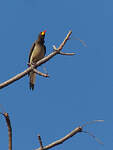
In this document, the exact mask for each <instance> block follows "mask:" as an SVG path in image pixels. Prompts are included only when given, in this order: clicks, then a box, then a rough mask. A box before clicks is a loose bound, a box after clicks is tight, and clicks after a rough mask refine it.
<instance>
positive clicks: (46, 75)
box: [33, 68, 49, 77]
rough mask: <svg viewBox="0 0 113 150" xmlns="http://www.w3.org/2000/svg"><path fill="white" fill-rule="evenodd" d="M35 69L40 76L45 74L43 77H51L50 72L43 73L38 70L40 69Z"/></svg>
mask: <svg viewBox="0 0 113 150" xmlns="http://www.w3.org/2000/svg"><path fill="white" fill-rule="evenodd" d="M33 71H34V72H35V73H36V74H38V75H40V76H43V77H49V75H48V74H45V73H42V72H40V71H38V70H37V69H35V68H34V69H33Z"/></svg>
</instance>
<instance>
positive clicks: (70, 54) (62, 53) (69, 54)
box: [59, 52, 76, 56]
mask: <svg viewBox="0 0 113 150" xmlns="http://www.w3.org/2000/svg"><path fill="white" fill-rule="evenodd" d="M59 54H61V55H68V56H72V55H76V53H64V52H59Z"/></svg>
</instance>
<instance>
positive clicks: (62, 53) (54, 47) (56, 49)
mask: <svg viewBox="0 0 113 150" xmlns="http://www.w3.org/2000/svg"><path fill="white" fill-rule="evenodd" d="M53 49H54V50H55V51H59V49H58V48H56V46H55V45H53ZM59 54H61V55H70V56H71V55H75V53H64V52H61V51H59Z"/></svg>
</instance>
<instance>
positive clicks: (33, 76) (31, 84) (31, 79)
mask: <svg viewBox="0 0 113 150" xmlns="http://www.w3.org/2000/svg"><path fill="white" fill-rule="evenodd" d="M35 80H36V73H34V72H32V71H31V72H30V73H29V88H30V90H31V89H32V90H33V89H34V84H35Z"/></svg>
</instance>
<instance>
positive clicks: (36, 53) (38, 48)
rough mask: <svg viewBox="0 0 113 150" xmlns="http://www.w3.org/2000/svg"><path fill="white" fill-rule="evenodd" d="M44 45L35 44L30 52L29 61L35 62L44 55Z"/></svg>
mask: <svg viewBox="0 0 113 150" xmlns="http://www.w3.org/2000/svg"><path fill="white" fill-rule="evenodd" d="M44 53H45V52H44V46H42V45H38V44H36V45H35V47H34V50H33V52H32V55H31V58H30V63H32V62H33V63H36V62H37V61H39V60H40V59H42V58H43V57H44Z"/></svg>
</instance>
